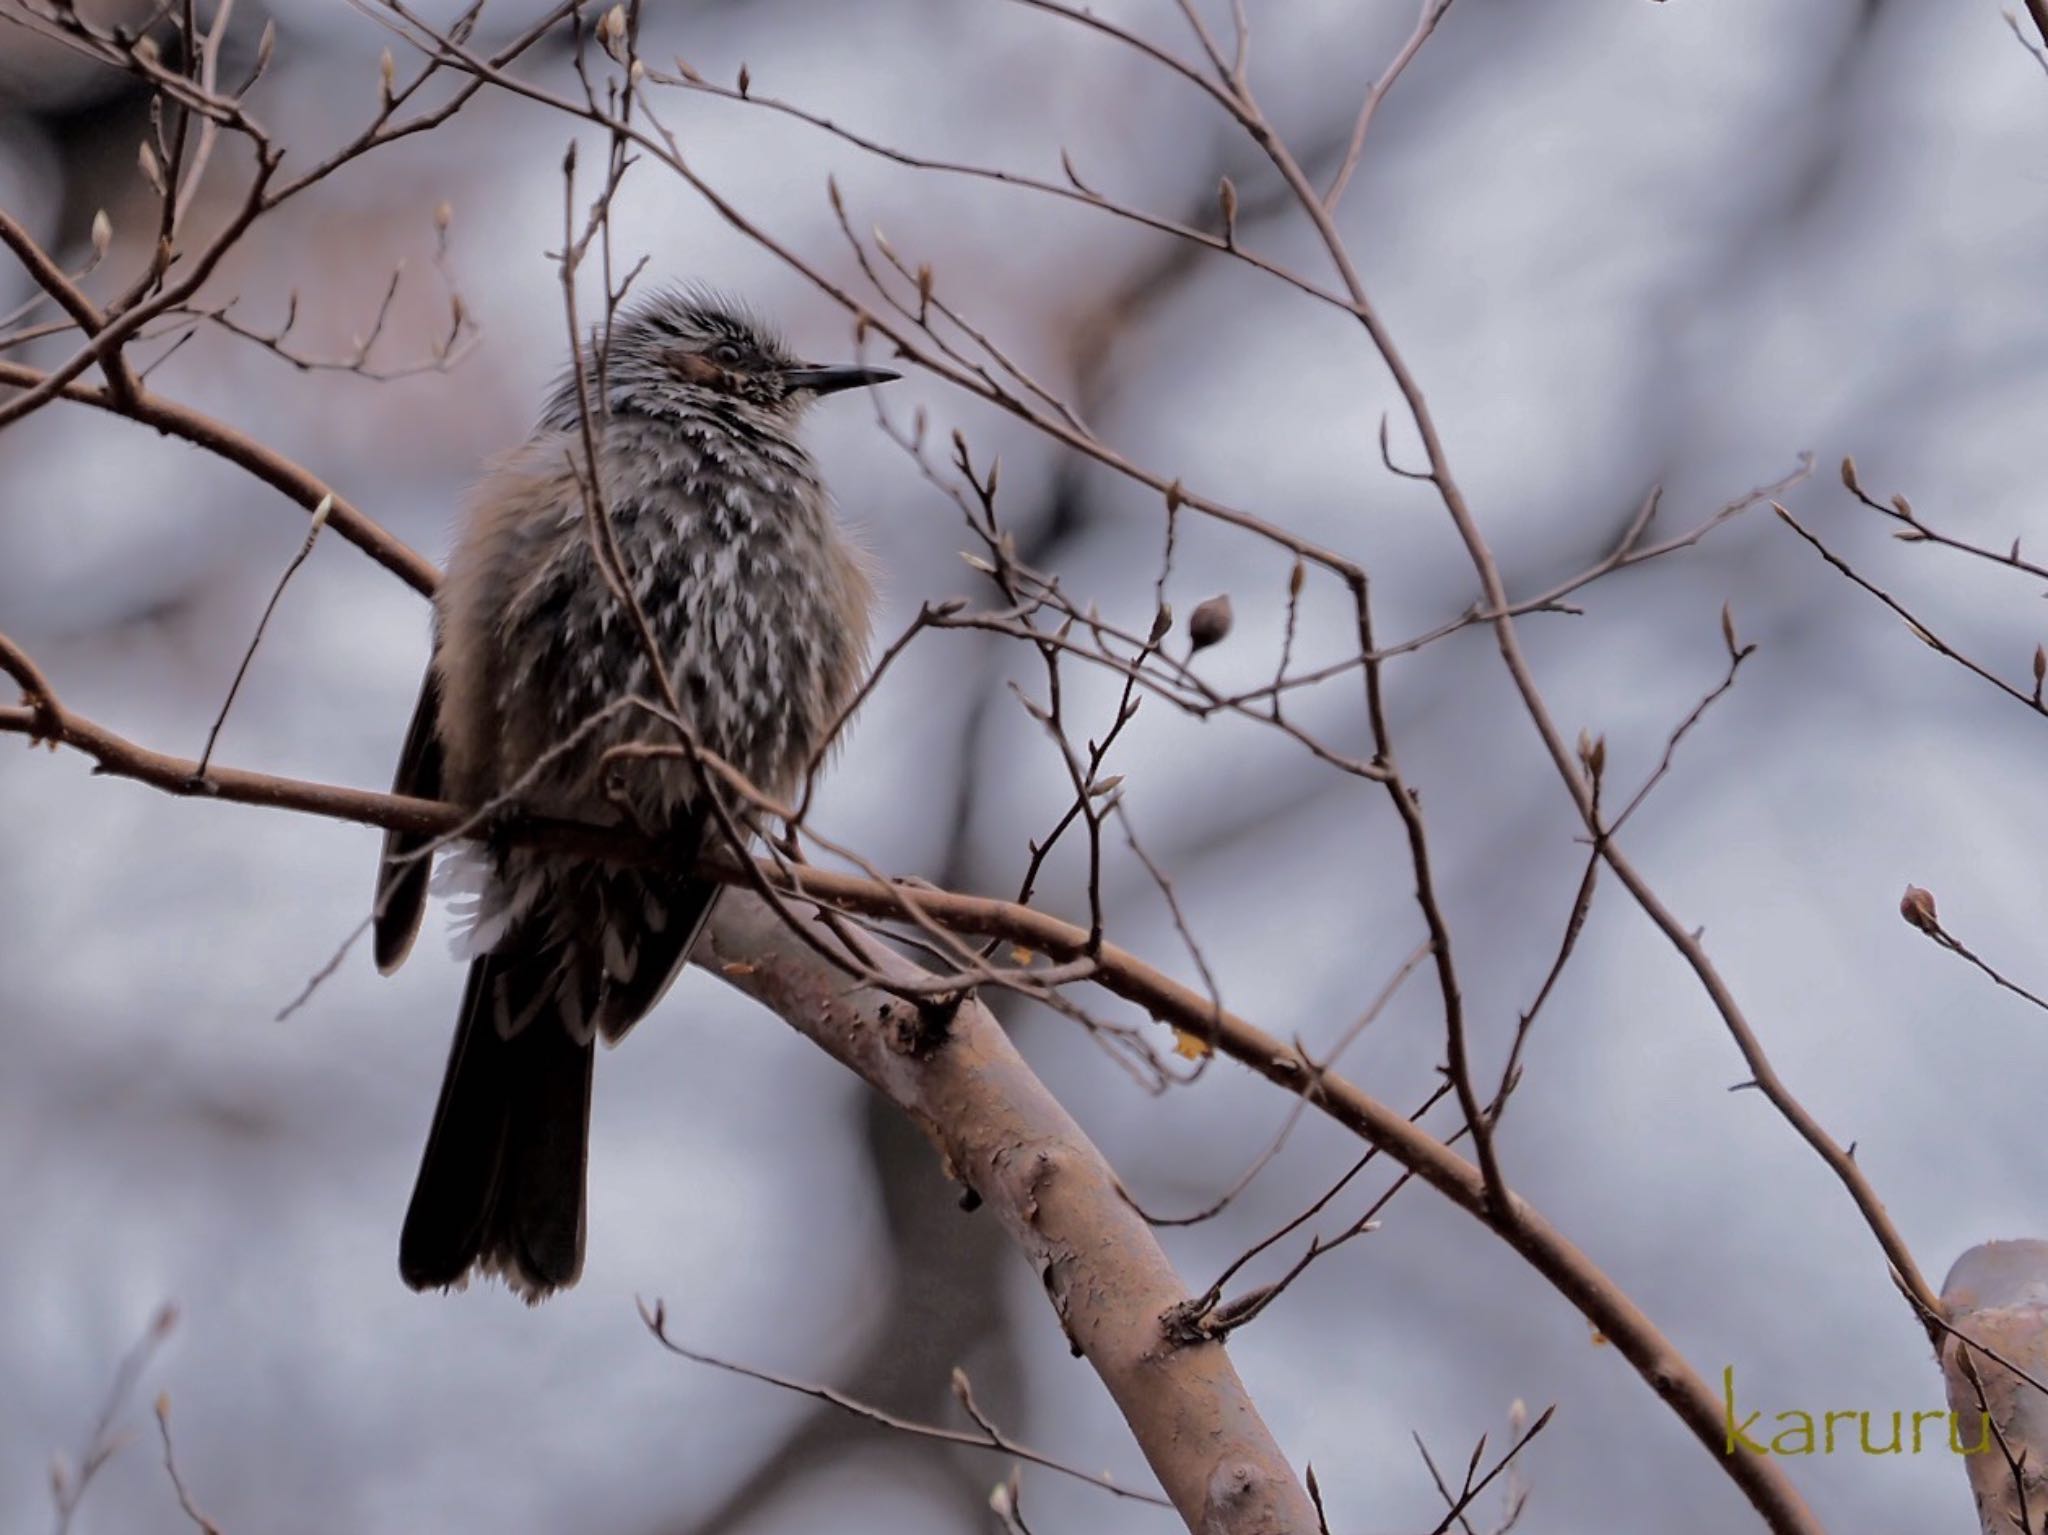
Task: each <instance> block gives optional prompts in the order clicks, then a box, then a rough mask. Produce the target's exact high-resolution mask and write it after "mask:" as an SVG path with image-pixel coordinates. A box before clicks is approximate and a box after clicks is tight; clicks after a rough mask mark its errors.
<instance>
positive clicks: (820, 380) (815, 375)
mask: <svg viewBox="0 0 2048 1535" xmlns="http://www.w3.org/2000/svg"><path fill="white" fill-rule="evenodd" d="M901 377H903V375H902V374H900V373H891V372H890V371H889V370H888V369H887V368H821V367H817V366H816V365H814V364H810V363H806V364H805V365H804V366H803V367H801V368H785V369H783V370H782V382H783V384H784V385H785V386H786V387H788V388H789V389H791V390H797V389H808V390H810V392H811V393H812V394H837V393H838V392H839V391H840V390H842V389H858V388H860V387H861V386H862V385H863V384H886V383H888V382H889V381H890V380H891V379H895V378H901Z"/></svg>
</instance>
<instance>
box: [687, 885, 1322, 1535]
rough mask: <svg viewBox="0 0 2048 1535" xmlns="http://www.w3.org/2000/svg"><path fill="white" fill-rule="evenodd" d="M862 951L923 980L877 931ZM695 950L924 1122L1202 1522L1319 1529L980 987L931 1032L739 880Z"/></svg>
mask: <svg viewBox="0 0 2048 1535" xmlns="http://www.w3.org/2000/svg"><path fill="white" fill-rule="evenodd" d="M863 947H864V949H865V952H864V953H863V954H862V955H861V958H862V960H863V961H864V962H865V963H867V964H869V965H873V966H875V967H877V968H880V969H882V970H883V971H884V972H885V973H888V974H890V975H892V976H899V975H900V976H902V977H905V978H915V977H916V976H917V975H918V974H919V972H918V970H917V967H916V966H914V965H913V964H911V963H910V961H908V960H906V959H903V958H901V957H899V956H898V955H896V954H895V953H893V952H891V951H889V950H887V949H885V948H883V947H882V946H881V945H879V944H875V943H872V942H866V943H864V944H863ZM697 958H698V963H700V964H702V965H704V966H705V967H706V968H707V969H709V970H710V971H711V972H712V973H713V974H715V975H718V976H720V977H721V978H722V979H724V980H725V981H727V982H728V983H729V984H731V985H733V986H736V987H737V988H739V989H740V990H741V991H743V992H745V993H746V994H747V995H748V996H750V997H753V998H755V999H756V1000H757V1001H759V1002H762V1003H764V1004H765V1005H766V1006H768V1007H769V1008H771V1009H772V1010H773V1011H774V1012H775V1013H777V1014H778V1015H779V1016H780V1017H781V1018H782V1019H783V1020H784V1021H785V1022H787V1023H789V1024H790V1025H791V1026H792V1027H794V1028H795V1029H797V1030H798V1031H799V1032H801V1033H802V1034H803V1035H804V1036H805V1037H806V1038H808V1039H810V1040H811V1041H812V1042H813V1043H815V1044H817V1045H818V1046H819V1047H821V1048H822V1049H824V1050H825V1051H826V1052H827V1053H828V1054H830V1055H831V1056H833V1057H834V1058H835V1059H836V1060H838V1061H839V1062H841V1063H842V1064H843V1065H845V1066H846V1067H847V1068H849V1069H850V1070H852V1071H854V1072H856V1073H858V1074H859V1075H860V1076H861V1077H862V1078H863V1079H864V1080H865V1081H866V1082H867V1083H868V1084H869V1085H870V1086H872V1087H873V1088H874V1089H875V1090H876V1091H877V1092H880V1093H881V1094H882V1095H883V1096H884V1097H886V1098H887V1099H889V1101H890V1102H891V1103H893V1104H895V1105H896V1107H897V1108H899V1109H901V1110H902V1111H903V1112H904V1113H905V1114H907V1115H909V1116H910V1118H911V1119H912V1120H913V1121H914V1122H915V1123H917V1124H918V1125H919V1126H921V1127H922V1128H923V1129H924V1131H925V1133H926V1134H927V1135H929V1136H930V1137H931V1139H932V1142H933V1144H934V1145H935V1146H936V1147H937V1149H938V1150H939V1152H940V1154H941V1155H942V1156H944V1157H945V1159H946V1161H947V1163H948V1164H949V1166H950V1169H951V1171H952V1173H953V1175H954V1176H955V1177H957V1178H958V1179H959V1180H960V1181H961V1182H962V1183H964V1184H965V1185H966V1186H967V1187H969V1188H971V1189H972V1190H973V1191H974V1192H975V1193H976V1194H978V1195H979V1196H980V1197H981V1200H982V1202H983V1204H984V1205H985V1206H986V1207H987V1209H988V1210H989V1211H990V1212H991V1213H993V1214H994V1215H995V1217H996V1218H997V1219H998V1220H1000V1221H1001V1222H1002V1224H1003V1226H1004V1228H1005V1229H1006V1230H1007V1231H1008V1232H1009V1234H1010V1236H1011V1237H1012V1238H1013V1239H1014V1240H1015V1241H1016V1243H1017V1244H1018V1246H1019V1247H1020V1248H1022V1250H1023V1252H1024V1256H1025V1259H1026V1261H1027V1262H1029V1263H1030V1264H1031V1266H1032V1268H1033V1270H1034V1271H1036V1272H1037V1274H1038V1275H1039V1277H1040V1279H1041V1280H1042V1281H1043V1283H1044V1285H1045V1290H1046V1294H1047V1296H1048V1298H1050V1300H1051V1301H1052V1304H1053V1309H1054V1310H1055V1311H1056V1312H1057V1313H1058V1314H1059V1318H1060V1323H1061V1325H1062V1326H1063V1327H1064V1328H1065V1329H1066V1333H1067V1337H1068V1339H1069V1341H1070V1342H1071V1343H1072V1345H1073V1347H1074V1350H1075V1352H1076V1353H1078V1354H1080V1355H1082V1356H1083V1357H1085V1358H1086V1359H1087V1360H1088V1362H1089V1363H1090V1364H1091V1365H1093V1366H1094V1368H1095V1371H1096V1373H1097V1374H1098V1375H1100V1376H1101V1377H1102V1382H1103V1384H1104V1385H1105V1386H1107V1387H1108V1388H1109V1393H1110V1395H1111V1396H1112V1397H1113V1398H1114V1399H1115V1401H1116V1405H1117V1408H1118V1410H1119V1411H1120V1412H1122V1414H1123V1416H1124V1420H1125V1421H1126V1422H1127V1423H1128V1424H1129V1425H1130V1428H1131V1432H1132V1434H1133V1435H1134V1436H1135V1437H1136V1438H1137V1441H1138V1444H1139V1447H1140V1448H1141V1449H1142V1450H1143V1451H1144V1453H1145V1458H1146V1460H1147V1461H1148V1462H1149V1463H1150V1464H1151V1466H1152V1469H1153V1471H1154V1473H1156V1474H1157V1476H1158V1477H1159V1482H1160V1486H1161V1487H1162V1488H1164V1490H1165V1491H1166V1494H1167V1496H1168V1497H1170V1498H1171V1499H1172V1500H1173V1503H1174V1506H1175V1507H1176V1508H1177V1509H1179V1510H1180V1513H1181V1517H1182V1518H1183V1519H1185V1520H1186V1521H1187V1525H1188V1528H1189V1529H1190V1530H1192V1531H1195V1532H1197V1535H1269V1532H1271V1535H1278V1532H1282V1531H1287V1532H1300V1535H1311V1532H1313V1531H1315V1530H1316V1528H1317V1520H1316V1513H1315V1509H1314V1507H1313V1505H1311V1503H1310V1502H1309V1499H1308V1494H1307V1493H1306V1492H1305V1491H1304V1490H1303V1488H1302V1485H1301V1483H1300V1481H1299V1480H1298V1479H1297V1478H1296V1477H1295V1475H1294V1472H1293V1470H1292V1469H1291V1468H1290V1467H1289V1466H1288V1464H1287V1459H1286V1457H1285V1456H1284V1455H1282V1454H1281V1452H1280V1448H1279V1446H1278V1445H1277V1444H1276V1443H1275V1442H1274V1440H1273V1436H1272V1434H1271V1433H1270V1432H1269V1431H1268V1429H1267V1428H1266V1425H1265V1423H1264V1422H1263V1421H1262V1420H1261V1419H1260V1417H1259V1413H1258V1409H1257V1408H1256V1407H1254V1406H1253V1405H1252V1401H1251V1398H1250V1396H1249V1395H1247V1394H1246V1392H1245V1388H1244V1383H1243V1382H1242V1381H1240V1380H1239V1379H1238V1376H1237V1371H1236V1370H1235V1369H1234V1368H1232V1366H1231V1363H1230V1358H1229V1356H1228V1354H1227V1353H1226V1352H1225V1350H1224V1347H1223V1345H1222V1344H1220V1343H1215V1342H1180V1341H1176V1340H1174V1339H1171V1338H1169V1337H1168V1335H1167V1332H1166V1329H1165V1326H1164V1322H1163V1319H1164V1317H1165V1316H1166V1314H1167V1312H1168V1311H1169V1309H1170V1308H1172V1307H1173V1306H1175V1305H1178V1304H1179V1303H1181V1302H1183V1301H1185V1300H1186V1299H1187V1298H1188V1292H1187V1288H1186V1286H1185V1285H1183V1284H1182V1283H1181V1280H1180V1276H1179V1275H1177V1274H1176V1273H1175V1272H1174V1270H1173V1265H1172V1264H1171V1263H1170V1262H1169V1261H1168V1260H1167V1257H1166V1254H1165V1252H1164V1251H1162V1250H1161V1248H1160V1246H1159V1243H1158V1241H1157V1240H1156V1239H1155V1238H1154V1236H1153V1234H1152V1231H1151V1228H1150V1227H1149V1226H1147V1225H1146V1224H1145V1221H1144V1220H1143V1218H1142V1217H1140V1216H1139V1215H1138V1213H1137V1212H1136V1211H1135V1210H1133V1209H1132V1208H1131V1206H1130V1204H1129V1203H1128V1202H1127V1201H1126V1200H1124V1199H1123V1198H1122V1197H1121V1196H1120V1195H1119V1194H1118V1192H1117V1186H1116V1178H1115V1175H1114V1174H1113V1173H1112V1172H1111V1171H1110V1169H1109V1165H1108V1164H1107V1163H1106V1162H1105V1161H1104V1160H1103V1158H1102V1154H1101V1152H1099V1151H1097V1150H1096V1149H1095V1146H1094V1144H1093V1143H1092V1142H1090V1141H1089V1139H1088V1137H1087V1135H1086V1134H1085V1133H1083V1131H1082V1130H1081V1127H1080V1126H1079V1125H1077V1124H1076V1123H1075V1122H1074V1120H1073V1119H1072V1117H1071V1116H1070V1115H1068V1113H1067V1112H1066V1110H1065V1109H1063V1108H1061V1107H1060V1105H1059V1103H1058V1101H1057V1100H1055V1099H1054V1098H1053V1096H1052V1094H1051V1093H1049V1092H1048V1091H1047V1090H1046V1088H1045V1085H1044V1084H1043V1083H1041V1082H1040V1081H1039V1080H1038V1078H1037V1076H1036V1075H1035V1074H1034V1073H1033V1072H1032V1070H1031V1068H1030V1066H1029V1065H1027V1064H1026V1063H1025V1061H1024V1059H1023V1057H1022V1056H1020V1055H1019V1054H1018V1053H1017V1051H1016V1049H1015V1048H1014V1047H1013V1046H1012V1045H1011V1043H1010V1041H1009V1038H1008V1036H1007V1035H1005V1034H1004V1032H1003V1030H1002V1027H1001V1025H999V1024H998V1023H997V1022H996V1020H995V1017H994V1015H993V1014H992V1013H990V1012H989V1011H988V1009H987V1008H985V1007H983V1006H982V1005H981V1004H980V1003H978V1002H975V1001H972V1000H969V1001H967V1002H964V1003H962V1004H961V1005H960V1006H959V1007H958V1008H957V1009H955V1010H954V1011H953V1012H952V1015H951V1018H950V1020H946V1021H945V1022H944V1024H943V1033H942V1034H939V1033H937V1030H936V1029H935V1028H934V1027H933V1026H932V1020H931V1018H930V1017H929V1016H921V1015H920V1013H919V1011H918V1010H917V1009H915V1008H913V1007H911V1006H909V1005H908V1004H906V1003H904V1002H902V1001H900V1000H898V999H897V998H895V997H891V996H889V995H887V994H885V993H883V992H880V991H876V990H874V989H872V988H868V987H853V988H849V987H848V985H847V981H846V977H845V975H844V974H843V973H842V972H841V971H839V970H837V969H835V968H833V967H832V966H831V965H829V964H827V963H826V962H825V961H824V960H823V959H821V958H820V957H819V956H818V955H817V954H816V953H814V952H813V951H812V950H811V949H810V948H808V947H806V946H805V945H804V944H803V943H802V942H801V941H800V940H799V939H797V938H796V937H795V936H794V935H793V934H792V933H791V932H790V931H789V929H788V926H787V925H786V924H785V923H784V922H783V920H782V919H781V917H779V916H778V915H776V914H775V913H774V912H773V911H771V910H770V909H769V908H768V907H767V905H766V904H765V903H763V902H762V901H761V900H759V899H758V898H757V897H755V896H753V895H750V894H747V893H745V892H742V891H737V890H735V891H729V892H728V893H727V894H726V896H725V898H724V899H723V900H722V901H721V902H720V905H719V909H718V913H717V915H716V916H715V917H714V918H713V920H712V925H711V928H710V931H709V935H708V938H707V941H706V942H705V943H704V944H703V945H701V946H700V947H699V950H698V955H697Z"/></svg>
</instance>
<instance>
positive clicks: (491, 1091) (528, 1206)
mask: <svg viewBox="0 0 2048 1535" xmlns="http://www.w3.org/2000/svg"><path fill="white" fill-rule="evenodd" d="M519 960H520V956H517V955H516V954H514V955H511V956H509V957H508V956H507V955H503V954H487V955H485V956H484V957H483V958H481V959H479V960H477V961H476V962H475V963H474V964H473V965H471V966H470V971H469V985H468V987H467V989H466V990H465V991H464V993H463V998H462V1015H461V1020H460V1021H459V1022H458V1023H457V1025H456V1029H455V1045H454V1048H453V1050H452V1051H451V1052H450V1054H449V1057H448V1074H447V1076H446V1078H445V1079H444V1080H443V1082H442V1084H441V1102H440V1105H439V1107H437V1108H436V1109H435V1111H434V1126H433V1129H432V1130H431V1131H429V1132H428V1135H427V1149H426V1154H425V1156H424V1157H422V1158H421V1161H420V1173H419V1181H418V1182H417V1183H416V1184H415V1185H414V1187H413V1194H412V1204H411V1207H410V1208H409V1209H407V1211H406V1214H405V1229H404V1232H403V1233H402V1235H401V1236H400V1237H399V1242H398V1270H399V1273H400V1274H401V1275H402V1276H403V1277H404V1279H405V1282H406V1283H407V1284H409V1285H411V1286H412V1287H413V1288H414V1289H415V1290H429V1289H437V1288H441V1287H443V1286H447V1285H452V1284H456V1283H459V1282H460V1281H461V1280H462V1279H463V1278H465V1277H466V1276H467V1275H468V1273H469V1272H470V1270H471V1269H473V1268H474V1269H478V1270H481V1271H482V1272H484V1273H486V1274H492V1273H495V1274H498V1275H501V1276H502V1277H503V1278H504V1280H505V1282H506V1283H507V1284H509V1285H510V1286H511V1287H512V1288H513V1289H514V1290H516V1291H518V1292H519V1294H521V1295H522V1296H524V1297H525V1298H526V1299H527V1300H528V1301H529V1302H533V1301H538V1300H540V1299H542V1298H543V1297H545V1296H546V1295H548V1294H549V1293H550V1292H552V1291H554V1290H558V1289H560V1288H562V1287H563V1286H565V1285H570V1284H574V1283H575V1282H576V1276H577V1275H578V1274H579V1273H580V1272H582V1268H583V1185H584V1164H585V1161H586V1157H587V1152H588V1146H589V1139H590V1071H591V1060H592V1055H593V1051H592V1048H591V1045H590V1043H589V1042H588V1038H587V1035H586V1037H585V1038H584V1040H583V1041H581V1042H579V1041H578V1040H577V1039H576V1038H574V1037H572V1036H571V1034H570V1032H569V1029H568V1028H567V1027H566V1026H565V1023H564V1020H563V1019H562V1018H560V1017H559V1016H558V1015H557V1010H556V1004H555V1001H554V998H553V995H552V994H551V992H552V984H553V979H554V977H553V971H552V967H551V966H546V965H533V964H521V963H520V962H519ZM536 985H538V986H541V987H548V988H550V993H537V992H535V991H534V990H533V988H534V987H535V986H536ZM501 999H502V1000H501ZM501 1006H502V1009H503V1015H504V1016H505V1017H507V1018H509V1019H512V1020H514V1021H515V1022H517V1021H519V1020H521V1019H523V1020H524V1026H523V1027H520V1028H519V1029H518V1031H517V1032H516V1033H514V1034H513V1035H512V1037H511V1038H509V1039H507V1038H505V1037H504V1036H503V1035H501V1034H500V1033H499V1031H498V1018H499V1016H500V1009H501ZM529 1015H530V1016H529Z"/></svg>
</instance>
